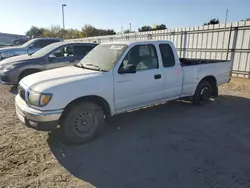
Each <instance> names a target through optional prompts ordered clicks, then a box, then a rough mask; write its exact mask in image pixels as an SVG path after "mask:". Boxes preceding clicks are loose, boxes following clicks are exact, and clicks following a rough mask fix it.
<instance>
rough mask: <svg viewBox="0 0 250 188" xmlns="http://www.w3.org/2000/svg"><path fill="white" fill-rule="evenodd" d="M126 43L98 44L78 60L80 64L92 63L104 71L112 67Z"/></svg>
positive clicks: (86, 65)
mask: <svg viewBox="0 0 250 188" xmlns="http://www.w3.org/2000/svg"><path fill="white" fill-rule="evenodd" d="M127 47H128V45H126V44H100V45H99V46H97V47H95V48H94V49H93V50H91V51H90V52H89V53H88V54H87V55H86V56H85V57H84V58H83V59H82V60H81V62H80V64H81V65H82V66H85V67H88V65H94V66H96V67H99V68H100V69H102V70H104V71H109V70H110V69H112V68H113V66H114V65H115V64H116V62H117V61H118V60H119V59H120V57H121V55H122V54H123V52H124V51H125V50H126V48H127Z"/></svg>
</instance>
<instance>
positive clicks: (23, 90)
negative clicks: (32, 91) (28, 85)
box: [18, 85, 25, 101]
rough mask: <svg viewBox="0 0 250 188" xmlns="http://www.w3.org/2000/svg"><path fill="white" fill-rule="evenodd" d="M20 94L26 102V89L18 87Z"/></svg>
mask: <svg viewBox="0 0 250 188" xmlns="http://www.w3.org/2000/svg"><path fill="white" fill-rule="evenodd" d="M18 93H19V95H20V97H21V98H22V99H23V100H24V101H25V89H23V88H22V86H20V85H19V86H18Z"/></svg>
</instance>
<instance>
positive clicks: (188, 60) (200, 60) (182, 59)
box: [180, 58, 227, 67]
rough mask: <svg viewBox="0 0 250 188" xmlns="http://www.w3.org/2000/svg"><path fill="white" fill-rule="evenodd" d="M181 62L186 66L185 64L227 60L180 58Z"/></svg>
mask: <svg viewBox="0 0 250 188" xmlns="http://www.w3.org/2000/svg"><path fill="white" fill-rule="evenodd" d="M180 62H181V66H182V67H184V66H192V65H201V64H211V63H222V62H227V60H215V59H191V58H190V59H188V58H180Z"/></svg>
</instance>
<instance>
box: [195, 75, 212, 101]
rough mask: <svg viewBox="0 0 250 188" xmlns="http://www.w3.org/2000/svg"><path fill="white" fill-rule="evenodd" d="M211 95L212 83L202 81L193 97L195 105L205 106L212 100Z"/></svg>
mask: <svg viewBox="0 0 250 188" xmlns="http://www.w3.org/2000/svg"><path fill="white" fill-rule="evenodd" d="M211 93H212V87H211V85H210V83H209V82H208V81H206V80H203V81H201V82H200V83H199V85H198V86H197V88H196V91H195V94H194V96H193V103H194V104H197V105H199V104H204V103H205V102H207V101H208V100H209V99H210V97H211Z"/></svg>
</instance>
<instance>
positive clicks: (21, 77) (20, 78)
mask: <svg viewBox="0 0 250 188" xmlns="http://www.w3.org/2000/svg"><path fill="white" fill-rule="evenodd" d="M37 72H40V71H39V70H26V71H24V72H22V73H21V75H20V76H19V79H18V82H20V80H22V79H23V78H24V77H26V76H29V75H31V74H34V73H37Z"/></svg>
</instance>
